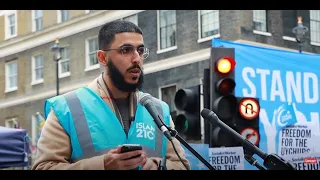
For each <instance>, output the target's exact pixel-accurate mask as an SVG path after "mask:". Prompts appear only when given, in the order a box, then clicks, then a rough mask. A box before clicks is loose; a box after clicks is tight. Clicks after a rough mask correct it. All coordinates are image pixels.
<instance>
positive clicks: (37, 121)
mask: <svg viewBox="0 0 320 180" xmlns="http://www.w3.org/2000/svg"><path fill="white" fill-rule="evenodd" d="M31 120H32V122H31V132H32V134H31V135H32V145H34V146H36V145H37V142H38V140H39V138H40V133H41V130H42V127H43V125H44V123H45V119H44V117H43V116H42V115H41V114H40V113H36V114H34V115H32V117H31Z"/></svg>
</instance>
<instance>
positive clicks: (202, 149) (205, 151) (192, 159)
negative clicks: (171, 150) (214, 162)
mask: <svg viewBox="0 0 320 180" xmlns="http://www.w3.org/2000/svg"><path fill="white" fill-rule="evenodd" d="M189 145H190V146H191V147H192V148H193V149H194V150H195V151H197V153H198V154H200V155H201V156H202V157H203V158H204V159H205V160H206V161H208V162H209V144H192V143H189ZM182 147H183V149H184V150H185V152H186V158H187V159H188V160H189V163H190V166H191V170H208V168H207V166H205V165H204V164H203V163H202V162H201V161H200V160H199V159H198V158H197V157H196V156H194V155H193V154H192V153H191V152H190V151H189V150H188V149H187V148H186V147H184V146H182Z"/></svg>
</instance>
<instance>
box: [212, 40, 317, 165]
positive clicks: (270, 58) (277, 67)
mask: <svg viewBox="0 0 320 180" xmlns="http://www.w3.org/2000/svg"><path fill="white" fill-rule="evenodd" d="M221 46H223V47H230V48H235V60H236V63H237V64H236V67H235V80H236V88H235V95H236V96H239V97H256V98H259V101H260V108H261V109H260V114H259V118H260V121H259V122H260V123H259V126H260V129H259V133H260V144H259V148H260V149H261V150H263V151H264V152H266V153H277V154H278V155H280V156H287V155H293V154H297V155H299V154H300V155H301V154H303V153H313V152H320V149H319V147H320V146H317V145H316V144H317V143H316V140H315V139H316V138H318V139H319V129H320V127H319V107H320V102H319V80H318V77H319V76H320V71H319V69H320V55H318V54H306V53H299V52H289V51H283V50H278V49H269V48H263V47H256V46H251V45H245V44H240V43H235V42H229V41H225V40H220V39H213V41H212V47H221ZM254 157H256V158H257V159H258V161H259V163H263V161H262V160H261V159H260V158H258V157H257V156H256V155H255V156H254ZM245 167H246V169H257V168H255V167H253V166H251V165H250V164H249V163H246V164H245Z"/></svg>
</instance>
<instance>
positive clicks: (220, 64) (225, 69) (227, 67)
mask: <svg viewBox="0 0 320 180" xmlns="http://www.w3.org/2000/svg"><path fill="white" fill-rule="evenodd" d="M235 65H236V61H235V60H234V59H233V58H232V57H228V56H226V57H223V58H221V59H219V60H217V61H216V72H219V73H220V74H228V73H230V72H232V71H233V70H234V67H235Z"/></svg>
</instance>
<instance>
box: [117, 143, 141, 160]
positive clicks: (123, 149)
mask: <svg viewBox="0 0 320 180" xmlns="http://www.w3.org/2000/svg"><path fill="white" fill-rule="evenodd" d="M136 150H142V146H141V145H140V144H123V145H122V147H121V151H120V153H125V152H130V151H136ZM139 156H141V154H139V155H137V156H133V157H131V158H129V159H133V158H137V157H139Z"/></svg>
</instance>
